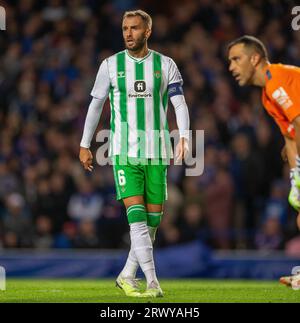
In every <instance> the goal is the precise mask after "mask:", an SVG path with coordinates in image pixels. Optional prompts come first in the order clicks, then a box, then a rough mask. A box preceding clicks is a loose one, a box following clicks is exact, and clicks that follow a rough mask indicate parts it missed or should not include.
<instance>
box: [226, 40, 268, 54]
mask: <svg viewBox="0 0 300 323" xmlns="http://www.w3.org/2000/svg"><path fill="white" fill-rule="evenodd" d="M238 44H244V46H245V47H247V48H251V49H253V50H254V51H255V52H256V53H257V54H259V55H260V57H261V58H264V59H268V52H267V49H266V46H265V45H264V44H263V42H262V41H260V40H259V39H258V38H256V37H253V36H249V35H245V36H242V37H240V38H237V39H235V40H234V41H232V42H231V43H229V45H228V46H227V49H228V50H230V48H231V47H233V46H235V45H238Z"/></svg>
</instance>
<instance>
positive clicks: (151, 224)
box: [121, 197, 163, 279]
mask: <svg viewBox="0 0 300 323" xmlns="http://www.w3.org/2000/svg"><path fill="white" fill-rule="evenodd" d="M133 198H136V197H133ZM136 203H140V202H139V201H138V200H133V199H132V198H129V200H128V204H130V205H135V204H136ZM146 209H147V226H148V231H149V235H150V239H151V242H152V245H153V243H154V241H155V235H156V231H157V228H158V226H159V224H160V222H161V217H162V210H163V205H162V204H147V206H146ZM138 267H139V263H138V260H137V258H136V255H135V253H134V251H133V249H132V248H131V249H130V251H129V254H128V257H127V261H126V263H125V266H124V268H123V270H122V272H121V275H122V276H123V277H129V278H132V279H134V278H135V277H136V272H137V270H138Z"/></svg>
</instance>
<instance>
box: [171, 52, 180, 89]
mask: <svg viewBox="0 0 300 323" xmlns="http://www.w3.org/2000/svg"><path fill="white" fill-rule="evenodd" d="M173 83H179V84H180V85H181V86H182V85H183V79H182V76H181V74H180V72H179V70H178V67H177V65H176V63H175V62H174V61H173V60H172V58H170V60H169V79H168V85H170V84H173Z"/></svg>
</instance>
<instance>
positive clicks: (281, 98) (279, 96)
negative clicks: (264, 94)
mask: <svg viewBox="0 0 300 323" xmlns="http://www.w3.org/2000/svg"><path fill="white" fill-rule="evenodd" d="M272 98H273V99H274V100H275V101H276V102H277V103H278V104H279V105H280V106H281V107H282V108H283V109H285V110H287V109H288V108H289V107H290V106H292V105H293V101H292V100H291V99H290V97H289V96H288V94H287V93H286V92H285V90H284V88H283V87H279V88H278V89H276V90H275V91H274V92H273V93H272Z"/></svg>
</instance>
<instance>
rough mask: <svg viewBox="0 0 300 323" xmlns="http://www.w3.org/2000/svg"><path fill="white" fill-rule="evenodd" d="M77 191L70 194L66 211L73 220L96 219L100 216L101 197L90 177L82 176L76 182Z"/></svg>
mask: <svg viewBox="0 0 300 323" xmlns="http://www.w3.org/2000/svg"><path fill="white" fill-rule="evenodd" d="M77 189H78V193H76V194H74V195H72V196H71V198H70V201H69V206H68V213H69V216H70V218H72V219H73V220H78V221H80V220H93V221H95V220H97V219H99V217H100V216H101V212H102V207H103V198H102V196H101V195H100V194H99V193H97V192H96V191H95V189H94V187H93V184H92V182H91V180H90V179H88V178H87V177H82V178H80V179H79V180H78V182H77Z"/></svg>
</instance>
